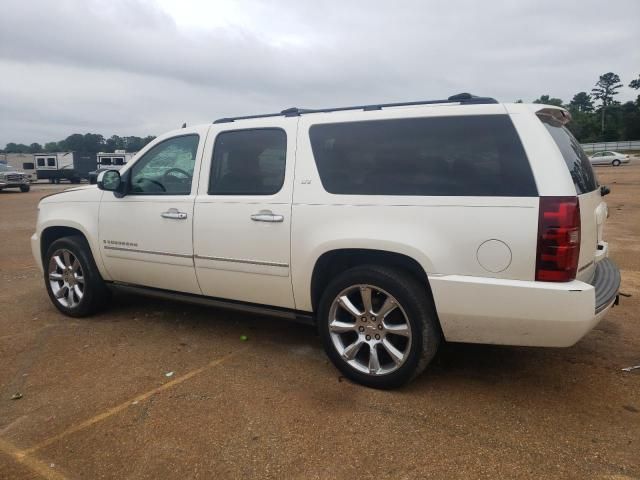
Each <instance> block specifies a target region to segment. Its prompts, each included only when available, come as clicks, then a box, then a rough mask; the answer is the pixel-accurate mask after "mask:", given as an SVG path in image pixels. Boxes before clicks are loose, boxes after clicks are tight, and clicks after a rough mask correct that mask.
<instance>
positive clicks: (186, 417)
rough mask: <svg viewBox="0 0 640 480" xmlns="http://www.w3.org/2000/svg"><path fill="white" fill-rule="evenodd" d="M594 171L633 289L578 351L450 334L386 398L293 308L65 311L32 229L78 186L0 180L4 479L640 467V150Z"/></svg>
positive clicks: (126, 300) (583, 471)
mask: <svg viewBox="0 0 640 480" xmlns="http://www.w3.org/2000/svg"><path fill="white" fill-rule="evenodd" d="M596 172H597V174H598V176H599V179H600V182H601V183H603V184H607V185H609V186H610V187H611V189H612V193H611V194H610V195H609V196H608V197H607V201H608V204H609V209H610V218H609V222H608V224H607V228H606V233H605V237H606V239H607V240H608V241H609V242H610V245H611V251H612V257H613V259H614V260H615V261H616V262H617V263H618V265H619V266H620V269H621V271H622V277H623V284H622V292H624V293H625V294H628V295H631V296H630V297H627V298H622V302H621V305H620V306H619V307H616V308H614V309H613V310H612V311H611V313H610V314H609V316H608V317H607V318H606V319H605V320H604V321H603V322H602V323H601V324H600V325H598V326H597V327H596V329H595V330H594V331H593V332H591V333H590V334H588V335H587V336H586V337H585V338H584V339H583V340H582V341H580V342H579V343H578V344H577V345H576V346H574V347H572V348H568V349H534V348H512V347H496V346H481V345H460V344H459V345H454V344H450V345H446V346H445V347H444V348H443V349H442V351H441V352H440V354H439V355H438V357H437V358H436V361H435V362H434V364H433V365H432V366H431V367H430V368H429V369H428V370H427V372H426V373H425V374H423V375H422V376H421V377H419V378H418V379H417V380H416V381H415V382H413V383H412V384H410V385H409V386H407V387H405V388H403V389H401V390H397V391H390V392H384V391H375V390H370V389H366V388H363V387H361V386H358V385H355V384H351V383H350V382H348V381H347V380H344V379H342V378H341V377H340V376H339V374H338V372H337V371H336V370H335V369H334V368H333V367H332V366H331V365H330V364H329V362H328V360H327V359H326V358H325V356H324V353H323V352H322V350H321V348H320V343H319V340H318V338H317V337H316V334H315V331H314V329H312V328H309V327H305V326H301V325H297V324H292V323H286V322H284V321H281V320H277V319H272V318H267V317H256V316H251V315H244V314H238V313H230V312H226V311H222V310H212V309H206V308H203V307H196V306H190V305H184V304H179V303H171V302H165V301H159V300H150V299H147V298H141V297H133V296H117V297H116V298H115V299H114V302H113V305H112V307H111V309H110V310H109V311H107V312H105V313H103V314H101V315H99V316H95V317H92V318H88V319H70V318H65V317H63V316H62V315H60V314H59V313H58V312H57V310H55V308H54V307H53V306H52V305H51V304H50V302H49V299H48V298H47V295H46V292H45V289H44V286H43V281H42V278H41V274H40V273H39V272H38V271H37V269H36V267H35V264H34V261H33V259H32V258H31V252H30V246H29V237H30V235H31V234H32V231H33V228H34V225H35V220H36V205H37V203H38V200H39V199H40V198H41V197H42V196H43V195H45V194H47V193H50V192H52V191H53V190H52V189H58V188H66V186H49V185H42V186H41V185H35V186H34V187H33V188H32V191H31V192H29V193H19V192H15V193H14V192H12V191H3V192H0V209H1V215H2V216H1V217H0V218H1V220H0V245H2V249H1V250H0V479H14V478H17V479H22V478H34V479H38V478H46V479H56V480H63V479H80V478H114V479H120V478H136V479H138V478H150V479H151V478H153V479H156V478H163V479H164V478H180V479H184V478H248V477H260V478H304V479H313V478H323V479H324V478H478V477H484V478H496V477H502V478H504V477H518V478H540V477H547V478H559V477H562V478H609V479H614V478H615V479H623V478H640V369H638V370H634V371H630V372H625V371H622V368H624V367H629V366H632V365H639V364H640V320H639V318H638V313H639V312H640V242H639V240H638V239H639V235H640V161H635V162H634V163H632V164H631V165H629V166H623V167H619V168H612V167H599V168H597V170H596ZM243 335H246V336H247V337H248V340H247V341H242V340H241V338H240V337H241V336H243ZM18 393H19V394H21V395H22V397H21V398H19V399H12V397H13V396H14V395H15V394H18Z"/></svg>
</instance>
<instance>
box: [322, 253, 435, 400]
mask: <svg viewBox="0 0 640 480" xmlns="http://www.w3.org/2000/svg"><path fill="white" fill-rule="evenodd" d="M358 285H371V286H373V287H375V288H379V289H381V290H383V291H384V292H386V293H388V294H390V295H391V296H393V297H395V299H396V300H397V302H398V303H399V304H400V306H401V309H402V311H403V312H404V313H405V314H406V323H407V324H408V325H409V327H410V331H411V341H410V346H408V347H407V353H406V359H405V360H404V363H402V364H401V365H400V366H399V367H397V369H396V370H394V371H391V372H390V373H385V374H378V375H374V374H370V373H363V372H362V371H360V370H358V369H356V368H354V367H352V366H351V365H349V363H347V361H346V360H345V359H344V358H343V357H342V356H341V354H340V353H339V352H338V350H337V347H336V346H335V345H334V343H333V340H332V338H331V333H330V330H329V323H330V321H331V320H330V318H329V314H330V310H331V305H332V304H333V302H334V300H335V299H336V297H337V296H338V295H339V294H341V292H344V291H345V290H346V289H349V288H350V287H354V286H358ZM373 319H374V321H375V317H373ZM317 321H318V330H319V333H320V337H321V339H322V343H323V346H324V349H325V352H326V353H327V355H328V356H329V359H330V360H331V361H332V362H333V364H334V365H335V366H336V368H338V370H340V372H342V374H343V375H344V376H345V377H347V378H349V379H351V380H353V381H355V382H358V383H360V384H362V385H365V386H367V387H372V388H380V389H391V388H397V387H399V386H401V385H404V384H405V383H407V382H409V381H410V380H412V379H414V378H415V377H416V376H418V375H419V374H420V373H422V372H423V371H424V369H425V368H426V367H427V365H428V364H429V362H430V361H431V359H432V358H433V357H434V355H435V354H436V352H437V350H438V346H439V345H440V339H441V337H442V334H441V330H440V325H439V322H438V319H437V315H436V311H435V306H434V304H433V301H432V299H431V297H430V295H429V293H428V291H427V286H426V285H421V284H420V283H419V282H418V281H417V280H416V279H415V278H414V277H413V276H412V275H410V274H408V273H405V272H403V271H399V270H395V269H391V268H387V267H380V266H375V265H366V266H361V267H355V268H352V269H349V270H347V271H345V272H343V273H342V274H340V275H338V276H337V277H336V278H335V279H333V280H332V281H331V282H330V283H329V285H328V286H327V288H326V289H325V291H324V293H323V294H322V297H321V300H320V304H319V308H318V317H317ZM356 321H357V320H356ZM378 321H381V319H378ZM360 331H362V330H360ZM365 333H366V332H365ZM355 335H359V334H357V333H355ZM376 348H377V347H376Z"/></svg>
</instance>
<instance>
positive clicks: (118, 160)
mask: <svg viewBox="0 0 640 480" xmlns="http://www.w3.org/2000/svg"><path fill="white" fill-rule="evenodd" d="M113 164H114V165H124V159H122V158H117V157H116V158H114V159H113Z"/></svg>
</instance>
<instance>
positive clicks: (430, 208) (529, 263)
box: [32, 94, 620, 388]
mask: <svg viewBox="0 0 640 480" xmlns="http://www.w3.org/2000/svg"><path fill="white" fill-rule="evenodd" d="M569 120H570V116H569V113H568V112H567V111H566V110H564V109H562V108H557V107H552V106H545V105H524V104H499V103H498V102H496V101H495V100H493V99H490V98H481V97H475V96H472V95H469V94H460V95H456V96H454V97H450V98H449V99H446V100H441V101H425V102H411V103H405V104H386V105H366V106H357V107H348V108H338V109H325V110H301V109H295V108H294V109H289V110H285V111H283V112H281V113H278V114H271V115H260V116H251V117H238V118H225V119H220V120H217V121H215V122H214V123H213V124H210V125H203V126H198V127H192V128H183V129H181V130H177V131H174V132H170V133H167V134H165V135H163V136H161V137H159V138H157V139H156V140H155V141H154V142H152V143H151V144H149V145H147V146H146V147H145V148H144V149H143V150H142V151H141V152H139V153H138V154H137V155H136V156H135V158H133V159H132V160H131V161H130V162H129V163H128V164H127V165H126V166H124V167H123V168H122V169H121V170H120V172H118V171H108V172H102V173H101V174H100V177H99V180H98V186H97V187H96V186H86V187H79V188H74V189H71V190H67V191H66V192H64V193H60V194H55V195H52V196H49V197H46V198H45V199H43V200H42V201H41V202H40V206H39V216H38V224H37V230H36V233H35V234H34V235H33V237H32V247H33V255H34V256H35V258H36V260H37V262H38V264H39V265H40V267H41V268H43V272H44V279H45V285H46V288H47V291H48V293H49V296H50V297H51V300H52V302H53V304H54V305H55V306H56V307H57V308H58V309H59V310H60V311H61V312H63V313H65V314H67V315H70V316H84V315H88V314H90V313H91V312H94V311H95V310H96V309H97V308H99V307H102V306H103V305H105V304H106V300H107V299H108V296H109V292H110V290H111V289H114V288H122V289H126V290H129V291H133V292H139V293H146V294H150V295H155V296H163V297H169V298H175V299H179V300H187V301H195V302H198V303H204V304H207V305H212V306H220V307H227V308H233V309H244V310H247V311H249V312H252V313H254V314H272V315H277V316H280V317H286V318H290V319H294V320H299V321H304V322H310V323H314V324H317V327H318V330H319V332H320V336H321V338H322V341H323V343H324V347H325V349H326V352H327V354H328V355H329V357H330V358H331V360H332V361H333V363H334V364H335V365H336V367H337V368H338V369H340V370H341V371H342V372H343V374H344V375H346V376H347V377H349V378H351V379H353V380H355V381H357V382H360V383H363V384H365V385H368V386H372V387H379V388H392V387H396V386H398V385H401V384H403V383H405V382H407V381H409V380H410V379H412V378H413V377H415V376H416V375H418V374H419V373H420V372H421V371H422V370H423V369H424V368H425V367H426V365H427V364H428V363H429V361H430V360H431V359H432V358H433V356H434V354H435V353H436V351H437V349H438V345H439V343H440V341H441V340H442V339H445V340H448V341H453V342H472V343H492V344H505V345H532V346H554V347H562V346H569V345H572V344H574V343H575V342H577V341H578V340H579V339H580V338H581V337H582V336H583V335H585V334H586V333H587V332H588V331H589V330H591V329H592V328H593V327H594V325H596V323H597V322H598V321H599V320H600V319H601V318H602V317H603V315H605V313H606V312H607V310H608V309H609V308H610V307H611V306H612V305H613V304H614V303H616V302H617V293H618V288H619V284H620V275H619V272H618V269H617V268H616V267H615V265H614V264H613V263H612V262H611V261H610V260H609V259H608V258H607V253H608V247H607V243H606V242H604V241H603V239H602V229H603V225H604V222H605V219H606V218H607V207H606V204H605V203H604V202H603V200H602V195H604V194H606V193H607V192H608V190H607V189H606V187H599V186H598V184H597V181H596V178H595V177H594V174H593V171H592V169H591V165H590V163H589V160H588V158H587V157H586V156H585V154H584V152H583V151H582V149H581V148H580V145H579V144H578V143H577V141H576V140H575V139H574V138H573V136H572V135H571V134H570V133H569V131H568V130H567V129H566V128H565V127H564V125H565V124H566V123H567V122H568V121H569ZM265 321H268V320H267V319H265Z"/></svg>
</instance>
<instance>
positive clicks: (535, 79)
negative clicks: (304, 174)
mask: <svg viewBox="0 0 640 480" xmlns="http://www.w3.org/2000/svg"><path fill="white" fill-rule="evenodd" d="M607 5H608V7H607V8H608V10H609V11H608V12H607V14H606V15H603V14H602V3H601V2H595V1H584V0H583V1H564V2H557V1H551V0H546V1H531V2H527V3H525V2H507V1H504V2H475V1H472V0H460V1H437V0H433V1H428V2H426V1H424V2H423V1H405V2H383V1H380V2H378V1H356V2H339V1H337V0H336V1H319V2H313V3H307V2H300V1H293V0H285V1H280V2H266V1H265V2H259V1H247V2H244V3H243V4H242V7H243V16H244V17H245V18H248V19H250V20H251V21H250V22H245V23H239V22H238V23H234V19H233V18H231V19H229V21H228V22H217V23H216V24H215V25H216V26H212V27H211V28H184V27H183V26H181V25H179V24H177V23H176V21H175V20H174V18H172V17H171V16H170V15H169V14H168V13H166V12H165V11H163V10H162V9H161V8H160V7H159V5H157V4H156V3H154V2H152V1H146V0H128V1H124V0H114V1H107V0H87V1H82V0H60V1H57V2H49V1H46V0H32V1H29V2H25V1H24V0H5V1H4V2H3V7H4V8H3V15H2V16H1V17H0V144H2V145H3V144H4V143H6V142H8V141H18V142H30V141H39V142H45V141H49V140H57V139H60V138H64V137H65V136H67V135H69V134H70V133H73V132H86V131H94V132H101V133H104V134H112V133H116V134H137V135H146V134H159V133H161V132H162V131H164V130H168V129H171V128H175V127H176V126H177V125H179V124H180V123H182V122H183V121H187V122H188V123H198V122H208V121H211V120H212V119H213V118H216V117H218V116H224V115H231V114H243V113H256V112H262V111H271V110H278V109H281V108H285V107H288V106H291V105H299V106H309V107H317V106H331V105H341V104H351V103H360V102H378V101H396V100H413V99H420V98H437V97H444V96H447V95H449V94H452V93H456V92H459V91H472V92H474V93H479V94H484V95H492V96H495V97H496V98H499V99H500V100H504V101H511V100H515V99H518V98H523V99H525V100H532V99H534V98H536V97H537V96H539V95H541V94H545V93H548V94H551V95H553V96H557V97H561V98H563V99H564V100H565V101H568V100H569V99H570V98H571V96H572V95H573V94H574V93H576V92H578V91H580V90H586V91H589V90H590V88H591V87H592V86H593V84H594V82H595V81H596V80H597V77H598V75H599V74H601V73H604V72H607V71H614V72H616V73H618V74H619V75H620V76H621V77H622V79H623V81H624V83H625V85H626V84H627V83H628V82H629V81H630V80H631V79H633V78H635V77H636V76H637V75H638V73H640V51H639V50H638V48H637V45H638V40H639V39H640V38H639V37H640V35H639V34H638V30H637V26H636V23H637V18H640V3H638V2H637V0H618V1H613V2H609V3H608V4H607ZM185 8H194V9H197V8H199V6H198V5H193V7H185ZM211 11H212V10H211V9H210V8H209V9H207V12H208V13H209V12H211ZM213 11H214V12H215V10H213ZM208 13H207V14H208ZM220 14H221V15H222V14H223V12H221V13H220ZM220 25H223V26H220ZM619 97H620V99H621V100H625V99H631V98H634V97H635V92H633V91H630V90H629V89H625V91H624V92H623V93H622V94H621V95H620V96H619Z"/></svg>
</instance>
